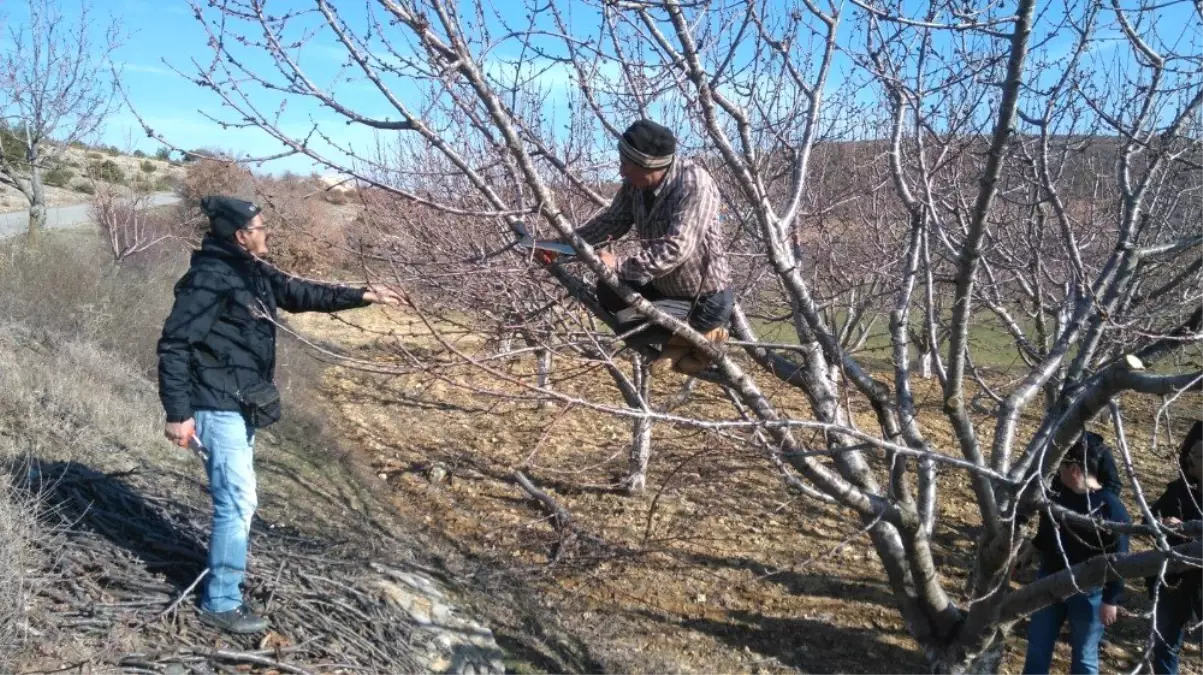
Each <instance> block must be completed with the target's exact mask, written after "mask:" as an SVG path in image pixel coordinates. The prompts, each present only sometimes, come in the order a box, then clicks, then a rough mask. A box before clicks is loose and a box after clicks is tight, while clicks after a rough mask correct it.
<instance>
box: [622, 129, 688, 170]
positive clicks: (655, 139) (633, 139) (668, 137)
mask: <svg viewBox="0 0 1203 675" xmlns="http://www.w3.org/2000/svg"><path fill="white" fill-rule="evenodd" d="M618 152H619V154H621V155H622V156H623V158H624V159H626V160H628V161H630V162H633V163H635V164H638V165H639V166H641V167H643V168H645V169H663V168H664V167H666V166H669V165H670V164H672V163H673V156H674V155H675V154H676V152H677V138H676V136H673V132H672V130H671V129H669V128H668V127H666V126H664V125H661V124H656V123H655V122H653V121H651V120H639V121H637V122H635V123H634V124H632V125H631V126H629V127H627V130H626V131H624V132H622V138H620V139H619V140H618Z"/></svg>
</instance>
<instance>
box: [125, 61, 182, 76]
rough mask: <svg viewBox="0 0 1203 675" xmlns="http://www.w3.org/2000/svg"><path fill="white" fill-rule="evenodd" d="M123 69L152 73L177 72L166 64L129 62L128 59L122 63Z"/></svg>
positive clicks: (165, 73) (130, 71) (168, 73)
mask: <svg viewBox="0 0 1203 675" xmlns="http://www.w3.org/2000/svg"><path fill="white" fill-rule="evenodd" d="M121 70H123V71H125V72H127V73H149V74H151V75H175V74H176V72H175V71H174V70H172V69H170V68H168V67H166V66H156V65H154V64H148V63H129V62H128V61H127V62H125V63H122V64H121Z"/></svg>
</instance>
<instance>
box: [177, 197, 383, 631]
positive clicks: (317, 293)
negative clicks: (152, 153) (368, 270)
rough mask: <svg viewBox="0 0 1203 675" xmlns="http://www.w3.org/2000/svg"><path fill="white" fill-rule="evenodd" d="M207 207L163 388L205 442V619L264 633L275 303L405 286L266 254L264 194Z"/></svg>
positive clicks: (185, 437) (360, 297)
mask: <svg viewBox="0 0 1203 675" xmlns="http://www.w3.org/2000/svg"><path fill="white" fill-rule="evenodd" d="M201 208H202V209H203V210H204V212H205V214H206V215H207V216H208V217H209V223H210V232H209V234H207V235H206V236H205V238H204V240H203V241H202V243H201V248H200V250H199V251H196V252H194V253H193V254H192V263H191V265H190V267H189V269H188V272H187V273H185V274H184V276H183V278H181V279H180V280H179V282H178V283H176V286H175V304H174V306H173V307H172V309H171V314H170V315H169V316H168V317H167V321H166V322H165V323H164V324H163V334H162V337H161V338H160V339H159V345H158V354H159V397H160V399H161V401H162V403H163V409H164V410H165V411H166V413H167V424H166V427H165V429H164V433H165V435H166V436H167V438H169V439H170V440H171V441H172V442H173V443H175V444H176V445H179V446H181V447H189V446H192V447H198V446H199V447H200V448H203V449H204V451H205V453H207V457H206V462H205V470H206V472H207V473H208V477H209V492H210V494H211V495H212V498H213V533H212V539H211V541H210V545H209V576H208V579H207V583H206V585H205V589H204V592H203V594H202V598H201V613H200V617H201V620H202V621H204V622H206V623H209V624H211V625H214V626H217V627H219V628H222V629H224V630H227V631H230V632H234V633H256V632H261V631H263V630H264V629H266V627H267V622H266V620H264V619H263V618H261V617H257V616H254V615H253V614H252V613H251V612H249V611H248V610H247V609H246V607H245V605H244V604H243V601H242V591H241V584H242V580H243V577H244V575H245V572H246V554H247V543H248V536H249V534H250V526H251V518H252V516H253V515H254V512H255V507H256V505H257V499H256V494H255V473H254V467H253V455H254V450H253V446H254V440H255V428H256V427H262V426H266V425H267V424H270V423H271V422H273V421H275V418H276V417H278V410H279V394H278V393H277V392H276V390H275V386H274V385H273V379H274V375H275V367H276V324H275V322H274V319H275V317H276V312H277V310H278V309H283V310H285V311H289V312H334V311H338V310H342V309H350V308H352V307H362V306H365V305H367V304H370V303H373V302H382V303H385V304H389V305H397V304H400V302H401V297H400V296H399V295H398V294H396V293H395V292H393V291H391V290H389V289H387V288H384V287H381V286H368V287H366V288H352V287H349V286H339V285H333V284H321V283H315V282H311V281H304V280H301V279H298V278H296V277H292V276H289V275H287V274H285V273H284V272H281V271H280V270H278V269H276V268H274V267H272V266H271V265H269V264H267V263H266V262H264V261H262V260H261V258H260V256H262V255H264V254H266V253H267V232H266V230H265V226H264V223H263V216H262V215H260V213H259V208H258V207H257V206H255V205H254V204H252V203H250V202H247V201H242V200H239V199H232V198H229V197H215V196H214V197H205V198H204V199H202V200H201Z"/></svg>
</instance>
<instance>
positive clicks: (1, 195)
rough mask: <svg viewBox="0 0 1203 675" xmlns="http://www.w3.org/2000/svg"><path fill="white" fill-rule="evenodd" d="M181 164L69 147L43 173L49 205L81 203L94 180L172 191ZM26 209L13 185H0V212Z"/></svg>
mask: <svg viewBox="0 0 1203 675" xmlns="http://www.w3.org/2000/svg"><path fill="white" fill-rule="evenodd" d="M184 169H185V167H184V165H183V164H180V163H178V162H172V161H169V160H167V159H166V158H165V157H163V156H157V157H150V156H144V155H142V154H141V153H135V154H132V155H127V154H123V153H121V152H120V151H118V150H117V148H114V147H89V146H72V147H70V148H67V150H66V153H65V154H64V156H63V158H62V161H60V162H59V163H58V164H57V165H54V166H51V167H49V168H48V169H47V170H46V171H44V172H43V173H42V181H43V183H44V184H45V186H46V202H47V205H48V206H65V205H68V204H82V203H84V202H87V201H88V196H89V195H90V194H92V192H93V191H94V190H95V186H94V185H93V183H94V182H95V183H102V184H106V185H120V186H123V187H126V188H128V189H130V190H135V189H136V190H143V191H147V192H162V191H167V190H172V189H174V188H175V186H176V185H178V184H179V182H180V181H181V180H182V179H183V177H184ZM27 208H29V203H28V202H27V201H26V200H25V197H24V196H23V195H22V194H21V193H20V192H18V191H17V190H16V189H15V188H12V187H10V186H7V185H0V213H3V212H8V211H21V210H24V209H27Z"/></svg>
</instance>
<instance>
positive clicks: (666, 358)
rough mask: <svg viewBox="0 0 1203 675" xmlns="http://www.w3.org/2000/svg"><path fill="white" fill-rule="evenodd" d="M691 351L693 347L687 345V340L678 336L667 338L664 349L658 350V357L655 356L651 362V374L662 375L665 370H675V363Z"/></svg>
mask: <svg viewBox="0 0 1203 675" xmlns="http://www.w3.org/2000/svg"><path fill="white" fill-rule="evenodd" d="M692 351H693V345H691V344H689V341H688V340H686V339H685V338H683V337H680V336H678V335H673V336H672V337H670V338H668V343H667V344H665V345H664V349H661V350H660V356H657V357H656V359H655V360H654V361H652V365H651V371H652V373H653V374H655V373H662V372H664V370H665V369H666V368H676V367H677V362H678V361H680V360H681V358H682V357H684V356H687V355H688V354H689V353H690V352H692Z"/></svg>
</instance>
